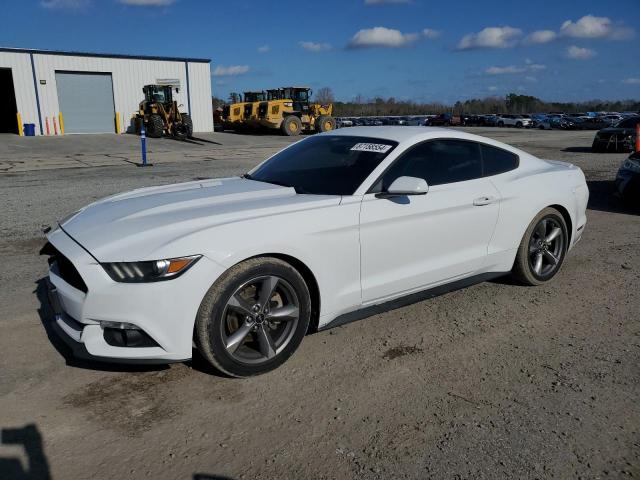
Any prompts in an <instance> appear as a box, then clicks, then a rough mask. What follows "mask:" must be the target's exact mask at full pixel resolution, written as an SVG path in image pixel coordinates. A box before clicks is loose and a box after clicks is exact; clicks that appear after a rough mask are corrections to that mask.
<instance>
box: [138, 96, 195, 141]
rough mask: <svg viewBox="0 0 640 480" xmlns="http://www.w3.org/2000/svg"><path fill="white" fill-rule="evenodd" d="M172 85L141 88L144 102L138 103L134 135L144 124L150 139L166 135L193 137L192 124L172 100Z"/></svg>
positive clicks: (189, 118)
mask: <svg viewBox="0 0 640 480" xmlns="http://www.w3.org/2000/svg"><path fill="white" fill-rule="evenodd" d="M174 89H175V91H176V93H178V92H179V87H176V86H174V85H145V86H144V87H143V88H142V92H143V93H144V100H143V101H142V102H140V105H139V108H138V113H137V114H136V118H135V128H136V133H138V134H139V133H140V131H141V126H142V124H144V128H145V130H146V134H147V136H148V137H151V138H160V137H162V135H168V136H172V137H177V138H191V137H192V136H193V122H192V121H191V117H190V116H189V115H188V114H186V113H181V112H180V109H179V107H178V102H177V101H176V100H175V99H174V98H173V90H174Z"/></svg>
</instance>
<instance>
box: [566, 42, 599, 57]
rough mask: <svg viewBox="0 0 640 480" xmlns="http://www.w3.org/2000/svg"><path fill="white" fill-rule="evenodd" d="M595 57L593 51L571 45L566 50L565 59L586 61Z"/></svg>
mask: <svg viewBox="0 0 640 480" xmlns="http://www.w3.org/2000/svg"><path fill="white" fill-rule="evenodd" d="M595 55H596V52H595V50H591V49H589V48H581V47H576V46H575V45H571V46H570V47H569V48H567V57H568V58H571V59H573V60H588V59H589V58H591V57H593V56H595Z"/></svg>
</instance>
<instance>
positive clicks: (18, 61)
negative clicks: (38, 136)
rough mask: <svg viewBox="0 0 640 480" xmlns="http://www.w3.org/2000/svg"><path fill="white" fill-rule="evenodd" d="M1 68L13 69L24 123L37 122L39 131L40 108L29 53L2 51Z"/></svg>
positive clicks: (0, 57)
mask: <svg viewBox="0 0 640 480" xmlns="http://www.w3.org/2000/svg"><path fill="white" fill-rule="evenodd" d="M0 68H10V69H11V74H12V75H13V87H14V88H15V92H16V104H17V106H18V111H19V112H20V114H21V115H22V123H35V125H36V133H39V128H40V124H39V123H38V108H37V106H36V93H35V89H34V87H33V74H32V73H31V59H30V57H29V54H25V53H13V52H0Z"/></svg>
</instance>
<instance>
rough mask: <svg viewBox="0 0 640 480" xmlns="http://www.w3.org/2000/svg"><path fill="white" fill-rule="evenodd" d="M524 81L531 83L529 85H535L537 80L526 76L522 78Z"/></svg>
mask: <svg viewBox="0 0 640 480" xmlns="http://www.w3.org/2000/svg"><path fill="white" fill-rule="evenodd" d="M524 79H525V80H526V81H527V82H531V83H536V82H537V81H538V79H537V78H536V77H532V76H526V77H524Z"/></svg>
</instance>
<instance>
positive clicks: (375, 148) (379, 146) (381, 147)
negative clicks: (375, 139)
mask: <svg viewBox="0 0 640 480" xmlns="http://www.w3.org/2000/svg"><path fill="white" fill-rule="evenodd" d="M391 148H392V145H385V144H384V143H356V144H355V145H354V146H353V147H351V150H354V151H357V152H375V153H387V152H388V151H389V150H391Z"/></svg>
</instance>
